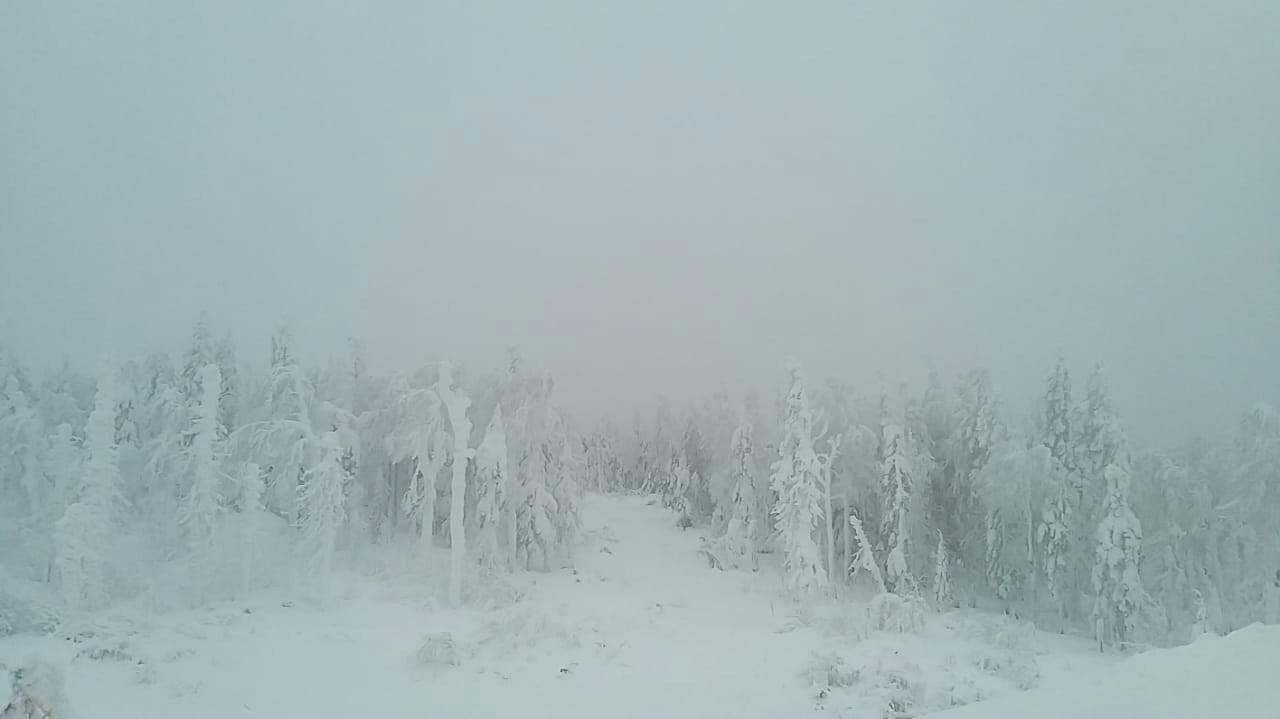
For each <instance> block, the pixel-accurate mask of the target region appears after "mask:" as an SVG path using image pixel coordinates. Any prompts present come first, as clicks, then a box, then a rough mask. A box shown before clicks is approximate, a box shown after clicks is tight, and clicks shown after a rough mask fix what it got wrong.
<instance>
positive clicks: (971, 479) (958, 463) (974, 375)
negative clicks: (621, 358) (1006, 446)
mask: <svg viewBox="0 0 1280 719" xmlns="http://www.w3.org/2000/svg"><path fill="white" fill-rule="evenodd" d="M955 413H956V414H955V424H954V434H953V435H952V439H951V442H950V452H949V457H948V462H947V465H946V472H944V476H943V478H942V480H941V481H942V486H941V487H938V488H937V491H938V492H939V493H940V494H942V495H943V496H942V499H941V501H942V502H943V506H944V507H945V511H942V512H937V511H935V512H934V516H935V518H937V519H938V525H939V526H938V528H939V529H941V530H942V533H943V536H944V537H945V538H946V540H947V545H948V548H949V549H950V550H951V555H950V556H951V558H952V560H953V561H954V562H955V563H956V565H958V566H959V567H960V568H963V569H965V570H967V571H966V572H965V573H964V575H963V578H964V579H965V580H967V581H968V582H969V583H973V582H975V581H979V578H980V577H981V574H982V568H983V567H985V566H986V564H987V562H986V556H985V553H986V548H987V543H986V541H985V540H986V535H987V531H986V530H987V527H986V519H987V512H986V510H985V509H984V508H983V507H982V506H981V504H980V503H979V502H978V501H977V490H976V487H975V481H976V480H975V477H976V476H977V474H978V472H980V471H981V470H982V468H983V467H984V466H985V465H986V463H987V461H988V460H989V459H990V457H991V447H992V444H993V443H994V434H995V430H996V402H995V397H994V394H993V393H992V389H991V377H990V374H989V373H988V372H987V371H986V370H985V369H973V370H970V371H968V372H966V373H965V374H964V375H963V376H962V377H961V381H960V384H959V386H958V388H957V403H956V409H955ZM953 576H954V575H953Z"/></svg>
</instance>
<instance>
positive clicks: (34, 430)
mask: <svg viewBox="0 0 1280 719" xmlns="http://www.w3.org/2000/svg"><path fill="white" fill-rule="evenodd" d="M24 384H25V383H24V382H23V380H22V378H21V376H20V375H18V374H16V373H13V372H10V373H9V374H8V376H7V377H5V376H0V476H3V479H0V498H3V497H4V495H5V494H9V495H11V496H15V497H17V496H20V497H21V501H22V503H23V506H24V507H25V508H26V512H27V514H28V516H31V515H33V514H35V513H36V512H38V510H39V508H40V507H41V505H42V503H43V501H44V495H45V482H44V478H43V477H42V476H41V473H40V450H41V448H42V443H41V439H42V438H41V436H40V435H41V431H40V417H39V414H38V413H37V412H36V409H35V407H34V406H33V404H32V402H31V397H30V395H29V394H28V392H29V388H26V389H24V386H23V385H24ZM14 485H16V486H14ZM15 490H16V491H15Z"/></svg>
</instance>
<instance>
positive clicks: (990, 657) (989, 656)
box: [969, 649, 1040, 690]
mask: <svg viewBox="0 0 1280 719" xmlns="http://www.w3.org/2000/svg"><path fill="white" fill-rule="evenodd" d="M969 661H970V663H971V664H972V665H973V666H974V667H976V668H978V669H980V670H982V671H983V672H985V673H987V674H990V675H991V676H993V677H998V678H1000V679H1004V680H1007V681H1009V682H1011V683H1012V684H1013V685H1014V686H1016V687H1018V689H1023V690H1025V689H1031V688H1032V687H1034V686H1035V685H1036V683H1037V682H1039V681H1040V666H1039V665H1038V664H1037V663H1036V658H1035V655H1034V654H1032V653H1031V652H1026V651H1018V650H1014V649H995V650H992V651H982V650H979V651H975V652H974V653H973V654H972V655H970V657H969Z"/></svg>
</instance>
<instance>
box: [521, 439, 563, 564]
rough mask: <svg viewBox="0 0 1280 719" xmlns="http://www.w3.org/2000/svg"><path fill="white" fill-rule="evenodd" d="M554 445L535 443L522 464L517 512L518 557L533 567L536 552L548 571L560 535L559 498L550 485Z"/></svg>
mask: <svg viewBox="0 0 1280 719" xmlns="http://www.w3.org/2000/svg"><path fill="white" fill-rule="evenodd" d="M549 452H550V447H549V446H548V445H546V444H544V443H538V444H535V445H534V446H533V447H532V448H531V449H530V451H529V453H528V454H526V455H525V458H524V460H522V461H521V463H520V470H521V474H520V476H521V480H522V481H521V487H520V490H521V496H522V498H523V499H522V500H521V502H520V506H519V508H518V510H517V512H516V537H517V544H518V546H517V557H518V558H519V559H521V560H523V562H524V566H525V568H532V566H533V560H534V556H535V554H537V555H540V556H541V558H542V567H543V569H544V570H550V568H551V555H552V553H553V552H554V551H555V547H556V543H557V541H558V540H557V537H556V525H555V515H556V511H557V509H558V508H557V506H556V500H555V497H553V496H552V494H551V492H550V490H549V489H548V488H547V485H548V479H549V478H548V476H547V475H548V468H549V466H550V464H551V457H550V455H549Z"/></svg>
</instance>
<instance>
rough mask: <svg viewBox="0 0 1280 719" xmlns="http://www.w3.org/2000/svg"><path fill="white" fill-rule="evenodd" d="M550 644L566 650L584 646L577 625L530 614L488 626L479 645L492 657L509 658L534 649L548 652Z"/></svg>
mask: <svg viewBox="0 0 1280 719" xmlns="http://www.w3.org/2000/svg"><path fill="white" fill-rule="evenodd" d="M548 642H550V643H553V644H555V645H558V646H560V647H564V648H576V647H578V646H581V641H580V639H579V637H578V629H577V628H576V627H575V625H574V623H573V622H568V621H565V620H563V619H562V618H557V617H554V616H551V615H548V614H545V613H541V612H531V611H528V610H525V611H519V612H512V613H509V614H508V615H507V616H506V617H503V618H500V619H495V620H493V621H490V622H487V623H486V624H485V625H484V628H483V629H482V630H481V632H480V636H479V638H478V639H477V641H476V644H477V646H478V647H479V648H480V649H481V650H482V651H483V652H485V653H486V654H488V655H492V656H505V655H507V654H510V653H512V652H518V651H521V650H528V649H534V648H538V649H540V650H545V647H546V644H547V643H548Z"/></svg>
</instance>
